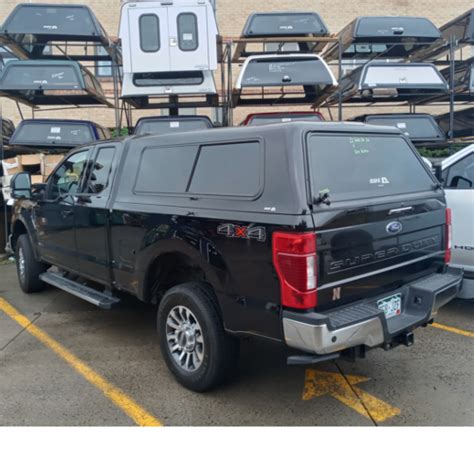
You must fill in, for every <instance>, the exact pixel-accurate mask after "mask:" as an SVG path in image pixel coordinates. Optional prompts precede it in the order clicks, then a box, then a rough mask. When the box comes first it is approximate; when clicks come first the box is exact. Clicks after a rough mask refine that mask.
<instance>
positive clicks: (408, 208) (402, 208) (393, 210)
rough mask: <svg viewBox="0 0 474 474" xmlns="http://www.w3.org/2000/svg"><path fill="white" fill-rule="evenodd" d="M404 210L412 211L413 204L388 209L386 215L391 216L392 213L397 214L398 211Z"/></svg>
mask: <svg viewBox="0 0 474 474" xmlns="http://www.w3.org/2000/svg"><path fill="white" fill-rule="evenodd" d="M405 211H413V206H408V207H399V208H398V209H390V211H389V213H388V215H389V216H391V215H392V214H398V213H400V212H405Z"/></svg>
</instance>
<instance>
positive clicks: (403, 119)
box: [352, 114, 446, 145]
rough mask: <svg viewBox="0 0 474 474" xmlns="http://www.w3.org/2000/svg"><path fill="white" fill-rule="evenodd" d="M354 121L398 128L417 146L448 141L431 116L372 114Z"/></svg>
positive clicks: (361, 116)
mask: <svg viewBox="0 0 474 474" xmlns="http://www.w3.org/2000/svg"><path fill="white" fill-rule="evenodd" d="M352 120H355V121H358V122H364V123H366V124H368V125H385V126H389V127H397V128H398V129H400V131H402V132H403V133H404V134H405V135H406V136H407V137H408V138H409V139H410V140H411V141H412V142H413V143H414V144H416V145H430V144H439V143H442V142H445V141H446V134H445V133H444V131H443V130H441V129H440V127H439V126H438V124H437V123H436V120H435V119H434V118H433V116H432V115H430V114H371V115H360V116H358V117H355V118H353V119H352Z"/></svg>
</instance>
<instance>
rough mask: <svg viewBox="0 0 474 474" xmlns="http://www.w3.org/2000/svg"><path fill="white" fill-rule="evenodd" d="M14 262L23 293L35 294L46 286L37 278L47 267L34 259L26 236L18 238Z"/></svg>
mask: <svg viewBox="0 0 474 474" xmlns="http://www.w3.org/2000/svg"><path fill="white" fill-rule="evenodd" d="M22 258H23V262H24V267H23V270H24V271H23V272H22V271H21V265H22V263H21V260H22ZM15 260H16V272H17V275H18V282H19V284H20V288H21V289H22V290H23V291H24V292H25V293H35V292H37V291H41V290H43V289H44V288H45V286H46V285H45V283H44V282H43V281H41V280H40V279H39V276H40V274H41V273H44V272H45V271H46V270H47V269H48V266H47V265H46V264H44V263H41V262H38V260H36V259H35V256H34V253H33V248H32V246H31V241H30V238H29V236H28V235H27V234H22V235H20V237H18V241H17V243H16V249H15Z"/></svg>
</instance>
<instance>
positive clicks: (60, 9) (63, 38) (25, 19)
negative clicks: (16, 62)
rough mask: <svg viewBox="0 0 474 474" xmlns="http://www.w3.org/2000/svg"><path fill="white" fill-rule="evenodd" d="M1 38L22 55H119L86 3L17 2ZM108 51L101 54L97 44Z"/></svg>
mask: <svg viewBox="0 0 474 474" xmlns="http://www.w3.org/2000/svg"><path fill="white" fill-rule="evenodd" d="M0 42H3V43H4V44H6V45H8V46H9V47H10V48H11V49H12V51H13V53H14V54H15V55H17V56H18V57H19V58H21V59H57V58H58V55H59V56H61V57H63V58H64V54H65V52H66V55H67V57H68V58H69V59H73V60H76V61H86V60H96V61H97V60H103V59H104V58H106V57H107V55H108V56H109V57H113V56H114V55H115V51H116V50H115V49H114V48H113V46H112V41H111V39H110V38H109V36H108V35H107V33H106V31H105V30H104V28H103V27H102V25H101V24H100V23H99V21H98V20H97V18H96V16H95V15H94V13H93V12H92V10H91V9H90V8H89V7H88V6H86V5H58V4H46V3H45V4H42V3H40V4H31V3H24V4H20V5H17V6H16V7H15V8H14V9H13V11H12V12H11V13H10V15H9V16H8V17H7V18H6V20H5V23H4V24H3V26H2V28H0ZM98 46H100V47H102V48H103V49H104V50H105V52H106V54H105V53H104V54H102V55H98V54H97V51H96V50H97V47H98Z"/></svg>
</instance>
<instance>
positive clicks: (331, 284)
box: [318, 250, 444, 290]
mask: <svg viewBox="0 0 474 474" xmlns="http://www.w3.org/2000/svg"><path fill="white" fill-rule="evenodd" d="M436 255H444V251H443V250H438V251H437V252H434V253H430V254H429V255H425V256H424V257H419V258H415V259H414V260H409V261H407V262H402V263H397V264H396V265H392V266H390V267H385V268H381V269H380V270H374V271H373V272H369V273H363V274H362V275H357V276H355V277H351V278H345V279H344V280H338V281H336V282H333V283H327V284H326V285H323V286H319V287H318V290H326V289H327V288H334V287H335V286H341V285H345V284H346V283H350V282H351V281H356V280H362V279H363V278H367V277H370V276H373V275H378V274H379V273H384V272H387V271H390V270H395V269H397V268H400V267H404V266H406V265H411V264H412V263H418V262H421V261H423V260H426V259H428V258H432V257H434V256H436ZM381 261H383V260H381ZM355 268H357V267H355Z"/></svg>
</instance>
